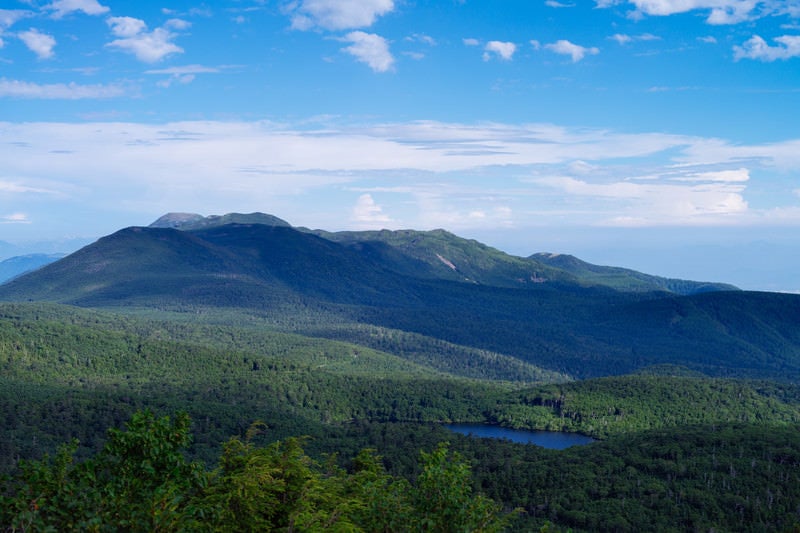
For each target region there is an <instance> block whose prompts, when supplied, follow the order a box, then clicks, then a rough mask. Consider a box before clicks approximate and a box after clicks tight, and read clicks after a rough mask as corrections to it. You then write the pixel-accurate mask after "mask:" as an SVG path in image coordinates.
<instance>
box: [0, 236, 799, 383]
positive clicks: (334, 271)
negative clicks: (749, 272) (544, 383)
mask: <svg viewBox="0 0 800 533" xmlns="http://www.w3.org/2000/svg"><path fill="white" fill-rule="evenodd" d="M448 239H449V237H448ZM437 261H438V259H437ZM395 265H396V263H395ZM400 270H402V268H401V267H398V266H392V264H389V263H387V261H386V257H385V256H383V257H381V258H376V257H375V256H374V254H372V253H371V252H365V251H364V249H363V247H359V246H354V245H343V244H339V243H336V242H333V241H331V240H328V239H325V238H322V237H319V236H317V235H313V234H310V233H307V232H301V231H297V230H295V229H293V228H289V227H284V226H274V225H273V226H268V225H263V224H247V225H236V224H233V225H223V226H216V227H211V228H208V229H203V230H197V231H177V230H174V229H161V228H128V229H125V230H121V231H119V232H117V233H115V234H113V235H110V236H108V237H105V238H103V239H100V240H99V241H98V242H96V243H94V244H93V245H90V246H87V247H85V248H83V249H82V250H80V251H78V252H76V253H75V254H72V255H70V256H68V257H66V258H64V259H62V260H61V261H58V262H56V263H53V264H50V265H48V266H46V267H44V268H42V269H40V270H38V271H36V272H34V273H31V274H28V275H26V276H22V277H21V278H18V279H16V280H13V281H12V282H10V283H7V284H5V285H2V286H0V299H4V300H16V301H28V300H33V301H54V302H62V303H69V304H73V305H79V306H84V307H106V308H117V309H120V310H130V309H131V308H132V307H145V308H150V309H154V310H161V311H180V310H182V311H184V312H190V313H197V312H212V314H213V312H217V311H219V310H222V309H225V310H228V311H227V312H230V313H233V314H234V315H240V314H241V313H245V314H247V313H250V314H255V315H258V316H261V317H263V318H264V320H267V321H268V322H271V323H274V324H275V327H278V328H280V329H283V330H284V331H290V332H298V333H305V334H310V335H319V336H323V337H327V338H334V339H337V340H345V341H351V342H357V343H359V342H367V344H368V345H372V344H370V343H371V342H372V341H369V340H365V339H368V338H370V336H371V335H372V333H370V334H369V335H365V333H364V332H365V331H374V332H378V331H389V330H391V331H398V332H404V333H405V334H410V335H412V336H414V338H416V339H421V338H425V339H432V340H434V341H432V342H433V344H436V342H439V343H443V344H441V345H440V346H444V345H457V346H462V347H468V350H467V351H469V349H471V350H478V351H483V352H486V353H491V354H499V355H500V356H502V358H506V359H505V360H506V361H508V359H507V358H508V357H511V358H514V359H517V360H519V361H521V362H522V363H524V364H527V365H533V366H536V367H539V368H541V369H545V370H547V371H550V372H555V373H559V374H565V375H569V376H572V377H595V376H602V375H615V374H624V373H629V372H633V371H635V370H637V369H639V368H643V367H647V366H652V365H659V364H679V365H683V366H686V367H688V368H691V369H693V370H696V371H699V372H702V373H703V374H706V375H711V376H732V377H758V378H775V379H784V380H792V379H797V378H798V376H800V335H798V333H797V332H798V331H800V328H798V327H797V326H798V322H800V297H799V296H797V295H785V294H770V293H752V292H745V291H717V292H709V293H702V294H697V295H692V296H686V297H679V296H675V295H671V294H668V293H664V292H656V293H648V292H630V291H628V292H620V291H615V290H612V289H609V288H605V287H586V286H583V285H582V284H576V283H568V282H566V281H547V282H542V283H532V284H530V285H527V286H526V287H525V288H524V289H522V288H509V287H497V286H492V285H487V284H474V283H464V282H456V281H447V280H442V279H438V278H430V277H427V278H426V277H424V276H423V277H415V276H411V275H406V274H401V273H400V272H399V271H400ZM215 310H216V311H215ZM378 337H380V334H378ZM389 338H390V337H389ZM410 339H411V337H408V336H407V337H405V340H404V341H403V343H406V342H408V341H410ZM426 342H427V341H426ZM403 343H400V344H398V343H392V342H386V343H384V344H386V349H389V350H391V351H392V353H394V354H395V355H401V354H402V353H404V352H405V353H412V352H415V351H416V353H417V357H419V358H421V359H420V360H423V359H424V358H425V355H424V353H422V352H421V351H420V350H419V349H407V348H405V347H403V345H402V344H403ZM375 344H376V345H378V344H380V343H379V342H378V341H377V340H376V341H375ZM423 344H424V343H423ZM428 344H429V345H431V346H432V344H430V343H428ZM467 351H464V350H461V351H460V352H459V354H460V355H459V357H463V356H466V354H467ZM475 353H477V352H475ZM470 357H471V356H470ZM476 361H477V360H476ZM457 366H459V365H458V364H456V365H444V366H440V367H439V368H441V369H443V370H445V371H449V370H448V369H452V368H454V367H457ZM461 366H463V365H461ZM525 379H527V378H525Z"/></svg>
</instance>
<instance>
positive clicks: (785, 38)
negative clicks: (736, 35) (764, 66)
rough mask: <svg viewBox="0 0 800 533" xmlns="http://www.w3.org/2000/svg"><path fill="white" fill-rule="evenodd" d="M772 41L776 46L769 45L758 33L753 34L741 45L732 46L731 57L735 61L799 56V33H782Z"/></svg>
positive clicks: (770, 60)
mask: <svg viewBox="0 0 800 533" xmlns="http://www.w3.org/2000/svg"><path fill="white" fill-rule="evenodd" d="M774 41H775V42H777V43H778V46H770V45H768V44H767V42H766V41H765V40H764V39H762V38H761V37H759V36H758V35H753V36H752V37H751V38H750V39H748V40H747V41H745V42H744V44H742V46H734V47H733V57H734V59H736V60H737V61H738V60H740V59H745V58H746V59H758V60H761V61H767V62H772V61H776V60H778V59H782V60H786V59H791V58H793V57H800V35H782V36H780V37H775V39H774Z"/></svg>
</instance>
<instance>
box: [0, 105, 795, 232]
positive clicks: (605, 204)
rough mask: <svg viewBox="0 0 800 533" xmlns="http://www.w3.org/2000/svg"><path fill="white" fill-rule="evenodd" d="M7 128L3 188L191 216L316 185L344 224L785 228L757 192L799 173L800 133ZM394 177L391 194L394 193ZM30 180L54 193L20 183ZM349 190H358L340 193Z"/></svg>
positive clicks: (251, 205) (544, 127)
mask: <svg viewBox="0 0 800 533" xmlns="http://www.w3.org/2000/svg"><path fill="white" fill-rule="evenodd" d="M2 126H3V127H2V128H0V160H2V161H3V162H4V164H3V173H4V174H5V175H6V176H15V177H17V176H18V177H20V179H16V178H15V179H7V180H6V182H5V183H4V184H2V183H0V193H2V192H3V191H5V193H9V194H11V193H17V194H20V193H24V192H29V193H34V192H36V191H34V189H39V190H40V191H44V190H45V189H47V190H50V191H52V190H70V191H73V192H71V193H70V194H71V197H75V198H78V197H82V196H86V197H87V200H86V201H90V200H88V197H89V196H91V197H92V198H93V199H92V200H91V201H98V202H102V204H103V205H110V204H114V205H118V204H119V205H129V204H130V203H131V202H132V200H131V198H133V197H135V198H136V205H137V209H140V210H141V209H145V210H162V209H174V208H175V206H176V205H183V204H184V203H185V198H186V197H187V195H188V196H189V197H191V199H192V205H193V206H195V207H194V209H208V210H210V212H215V211H214V210H215V209H216V210H219V209H220V208H219V207H215V206H219V205H231V206H232V209H234V208H235V209H258V208H259V206H261V208H262V209H263V205H273V204H274V202H275V201H276V200H275V199H276V198H279V197H289V196H291V197H298V198H299V197H300V196H301V195H305V194H311V191H317V192H318V194H321V195H324V196H336V195H338V197H339V198H340V199H347V198H350V200H349V202H352V203H349V204H347V203H344V202H342V203H339V206H340V207H341V209H344V210H345V212H344V213H342V212H341V211H340V221H339V222H336V223H335V225H340V224H341V221H346V220H350V221H351V223H352V224H355V222H356V221H359V220H360V221H361V222H364V223H365V224H366V223H367V222H368V221H371V222H370V223H371V224H373V226H389V225H390V224H394V225H400V224H401V223H402V225H404V226H407V227H428V228H430V227H437V226H439V227H448V228H458V227H484V228H485V227H497V228H499V227H507V226H508V225H510V224H514V225H519V224H524V223H525V221H526V220H528V221H529V223H530V220H533V219H532V218H531V217H534V218H535V220H536V221H537V223H540V224H558V223H559V221H560V220H563V218H561V217H565V216H566V217H570V220H571V221H574V223H583V224H590V225H597V224H611V225H670V224H684V225H688V224H699V225H702V224H736V223H744V222H747V221H749V220H751V219H752V218H753V217H761V218H762V219H764V220H766V219H767V218H768V217H773V218H774V217H777V216H778V215H779V214H780V216H781V217H783V218H782V220H786V217H789V216H790V214H791V213H792V212H793V211H791V210H787V209H788V207H789V206H788V205H787V206H784V207H785V208H784V209H782V210H781V211H780V213H779V212H778V211H774V213H772V214H769V213H766V212H763V211H759V209H754V208H753V207H752V206H751V202H749V201H748V195H749V194H750V193H749V191H753V193H754V194H759V195H763V194H767V193H766V192H764V191H765V190H769V189H770V188H777V187H778V184H779V183H780V180H776V181H775V182H772V181H771V180H770V179H768V178H769V177H770V176H772V175H776V173H778V174H777V175H779V176H783V175H792V174H796V173H798V172H800V139H794V140H789V141H785V142H781V143H768V144H760V145H744V144H741V143H735V142H727V141H725V140H722V139H717V138H702V137H691V136H680V135H668V134H663V133H649V134H624V133H620V132H615V131H608V130H592V129H576V128H564V127H558V126H554V125H550V124H527V125H524V126H520V125H509V124H499V123H488V124H472V125H465V124H459V123H441V122H430V121H426V122H406V123H385V124H373V125H366V126H365V125H359V126H355V125H353V126H345V125H341V124H340V125H336V122H335V121H331V120H329V119H327V120H325V124H324V125H320V127H319V129H316V128H315V127H314V125H313V123H311V124H309V123H302V124H297V125H292V124H278V123H271V122H215V121H206V122H200V121H198V122H181V123H168V124H142V123H125V122H96V123H83V124H69V123H24V124H9V123H6V124H3V125H2ZM21 139H22V140H25V143H26V144H25V145H24V146H21V145H19V141H20V140H21ZM21 151H24V157H22V156H21V155H22V154H23V152H21ZM308 154H314V157H309V156H308ZM622 162H624V163H622ZM110 175H113V176H114V180H113V182H112V181H109V179H108V176H110ZM389 179H391V180H392V183H393V184H394V185H393V188H392V191H388V189H385V184H386V183H387V180H389ZM782 179H783V180H784V181H785V178H782ZM34 183H48V185H47V186H46V187H44V186H38V187H37V186H32V185H26V184H34ZM382 186H383V187H384V189H381V188H380V187H382ZM345 188H347V190H350V191H354V192H357V194H355V196H349V197H347V196H342V194H345V193H344V192H343V191H345ZM796 189H797V186H796V185H795V184H793V183H792V184H791V186H788V187H786V188H785V190H783V191H780V190H779V189H775V190H776V191H777V192H775V193H771V194H776V195H778V194H782V199H783V202H784V203H785V202H786V199H787V196H788V197H789V198H791V199H792V200H794V202H795V203H796V197H795V196H794V195H793V193H792V191H794V190H796ZM85 191H92V192H91V195H89V193H88V192H85ZM131 191H139V194H136V195H131ZM381 191H383V192H381ZM379 192H380V196H378V194H379ZM384 192H385V193H386V194H384ZM389 192H391V193H392V194H388V193H389ZM364 195H368V196H364ZM378 200H380V201H378ZM298 202H301V200H298ZM17 205H18V206H19V207H17V208H16V209H17V210H19V211H20V212H25V211H27V209H28V208H27V207H26V206H25V205H24V204H21V203H18V204H17ZM297 205H300V204H297ZM154 206H157V207H154ZM389 213H391V216H390V215H389ZM526 217H527V218H526ZM298 223H302V221H298Z"/></svg>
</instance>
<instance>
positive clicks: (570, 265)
mask: <svg viewBox="0 0 800 533" xmlns="http://www.w3.org/2000/svg"><path fill="white" fill-rule="evenodd" d="M529 259H531V260H535V261H538V262H540V263H543V264H545V265H548V266H550V267H555V268H560V269H562V270H564V271H566V272H569V273H570V274H572V275H573V276H575V277H576V278H578V279H580V280H582V281H583V282H584V283H595V284H598V285H607V286H609V287H612V288H615V289H618V290H623V291H654V290H664V291H669V292H674V293H676V294H683V295H689V294H699V293H702V292H711V291H735V290H739V289H738V288H737V287H735V286H733V285H730V284H728V283H714V282H704V281H688V280H684V279H672V278H663V277H660V276H651V275H649V274H643V273H641V272H636V271H635V270H630V269H627V268H620V267H609V266H600V265H593V264H591V263H587V262H585V261H581V260H580V259H578V258H577V257H575V256H573V255H568V254H552V253H538V254H534V255H532V256H530V258H529Z"/></svg>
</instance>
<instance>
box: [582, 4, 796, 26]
mask: <svg viewBox="0 0 800 533" xmlns="http://www.w3.org/2000/svg"><path fill="white" fill-rule="evenodd" d="M595 3H596V4H597V6H598V7H600V8H606V7H611V6H613V5H616V4H620V3H624V4H631V5H632V6H633V7H634V11H632V12H631V17H632V18H641V17H642V16H645V15H651V16H669V15H675V14H679V13H688V12H691V11H705V12H708V18H707V19H706V22H708V23H709V24H738V23H740V22H745V21H747V20H751V19H753V18H758V17H761V16H765V15H769V14H775V13H781V12H782V11H784V8H783V7H782V6H781V4H782V3H781V2H772V1H768V2H762V1H758V0H680V1H675V0H629V1H627V2H625V1H620V0H595Z"/></svg>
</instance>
